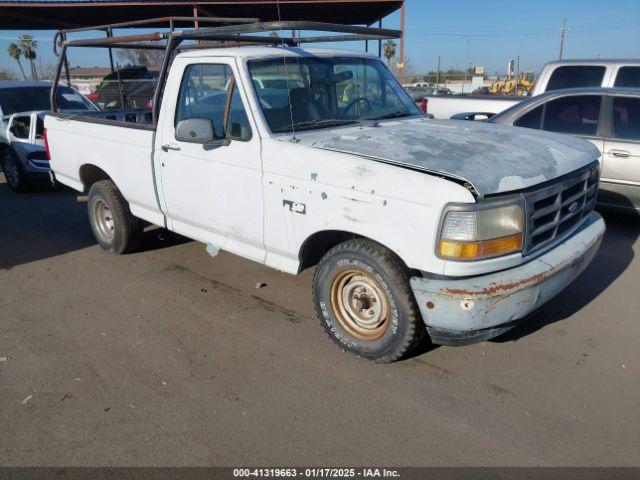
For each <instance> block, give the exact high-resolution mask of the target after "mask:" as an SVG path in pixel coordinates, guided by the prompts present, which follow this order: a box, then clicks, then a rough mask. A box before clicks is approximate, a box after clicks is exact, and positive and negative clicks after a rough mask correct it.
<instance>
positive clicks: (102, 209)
mask: <svg viewBox="0 0 640 480" xmlns="http://www.w3.org/2000/svg"><path fill="white" fill-rule="evenodd" d="M93 223H94V225H95V227H96V231H97V232H98V235H99V236H100V237H101V238H102V239H103V240H105V241H107V242H110V241H111V240H113V237H114V235H115V223H114V221H113V214H112V213H111V209H110V208H109V205H107V204H106V203H105V202H104V201H102V200H100V199H98V200H96V201H95V202H94V204H93Z"/></svg>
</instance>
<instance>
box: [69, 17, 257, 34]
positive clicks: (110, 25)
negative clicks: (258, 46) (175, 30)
mask: <svg viewBox="0 0 640 480" xmlns="http://www.w3.org/2000/svg"><path fill="white" fill-rule="evenodd" d="M257 21H259V19H258V18H228V17H156V18H149V19H146V20H131V21H129V22H119V23H108V24H104V25H96V26H92V27H78V28H66V29H60V30H59V31H60V32H61V33H75V32H88V31H91V30H109V29H114V28H131V27H137V28H143V27H144V26H145V25H149V26H152V25H157V24H159V23H168V24H171V23H174V24H175V23H185V22H188V23H196V22H197V23H202V24H204V23H239V24H242V23H247V22H257Z"/></svg>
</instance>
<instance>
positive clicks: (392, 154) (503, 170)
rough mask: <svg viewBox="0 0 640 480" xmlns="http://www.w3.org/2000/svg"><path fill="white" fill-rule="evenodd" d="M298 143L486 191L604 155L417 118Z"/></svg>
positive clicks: (564, 138) (566, 139)
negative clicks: (388, 164) (426, 173)
mask: <svg viewBox="0 0 640 480" xmlns="http://www.w3.org/2000/svg"><path fill="white" fill-rule="evenodd" d="M296 137H297V139H298V143H299V144H300V145H304V146H307V147H311V148H319V149H324V150H331V151H336V152H342V153H347V154H352V155H358V156H362V157H366V158H369V159H373V160H377V161H381V162H385V163H390V164H394V165H400V166H406V167H409V168H415V169H417V170H422V171H425V172H429V173H433V174H438V175H442V176H446V177H450V178H455V179H458V180H463V181H466V182H468V183H470V184H471V185H473V187H474V188H475V190H476V192H477V193H478V194H479V195H481V196H486V195H491V194H496V193H504V192H510V191H515V190H520V189H524V188H527V187H531V186H534V185H537V184H540V183H543V182H546V181H548V180H553V179H554V178H557V177H560V176H562V175H565V174H567V173H571V172H573V171H575V170H577V169H579V168H581V167H584V166H586V165H588V164H590V163H593V161H594V160H596V159H597V158H598V157H599V156H600V152H599V151H598V149H597V148H596V147H595V146H594V145H593V144H591V143H589V142H587V141H585V140H582V139H579V138H575V137H571V136H568V135H559V134H555V133H550V132H543V131H539V130H531V129H525V128H514V127H505V126H501V125H495V124H490V123H484V122H464V121H460V120H458V121H455V120H429V119H425V118H418V119H416V118H412V119H404V120H397V121H386V122H381V123H380V124H379V125H378V126H374V125H358V126H354V127H348V128H344V127H342V128H335V129H328V130H327V129H325V130H317V131H309V132H300V133H298V134H297V135H296Z"/></svg>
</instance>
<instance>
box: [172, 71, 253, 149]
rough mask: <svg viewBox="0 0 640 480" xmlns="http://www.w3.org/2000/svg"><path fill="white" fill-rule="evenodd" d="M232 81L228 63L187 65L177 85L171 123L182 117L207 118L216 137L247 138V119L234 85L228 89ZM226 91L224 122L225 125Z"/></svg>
mask: <svg viewBox="0 0 640 480" xmlns="http://www.w3.org/2000/svg"><path fill="white" fill-rule="evenodd" d="M232 80H233V72H232V70H231V67H229V66H228V65H213V64H194V65H189V66H188V67H187V69H186V70H185V72H184V76H183V78H182V85H181V86H180V94H179V98H178V106H177V108H176V117H175V125H177V124H178V122H179V121H181V120H184V119H186V118H208V119H210V120H211V121H212V122H213V127H214V128H215V132H216V137H217V138H224V137H226V136H229V137H230V138H235V139H238V140H248V139H250V138H251V129H250V127H249V121H248V119H247V116H246V113H245V111H244V106H243V104H242V100H241V99H240V96H239V94H238V91H237V88H234V89H233V91H231V88H232V85H235V82H233V81H232ZM230 94H231V95H232V97H231V103H230V104H229V106H230V110H229V117H228V122H227V123H228V124H227V125H225V111H226V108H227V103H228V102H227V99H228V98H229V95H230ZM227 127H229V130H228V129H227Z"/></svg>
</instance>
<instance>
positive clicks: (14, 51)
mask: <svg viewBox="0 0 640 480" xmlns="http://www.w3.org/2000/svg"><path fill="white" fill-rule="evenodd" d="M7 53H9V56H10V57H11V58H13V59H14V60H15V61H16V62H18V66H19V67H20V71H21V72H22V77H23V78H24V79H25V80H26V79H27V76H26V75H25V73H24V68H22V63H20V57H21V56H22V49H21V48H20V47H19V46H18V44H17V43H12V44H11V45H9V48H8V49H7Z"/></svg>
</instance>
